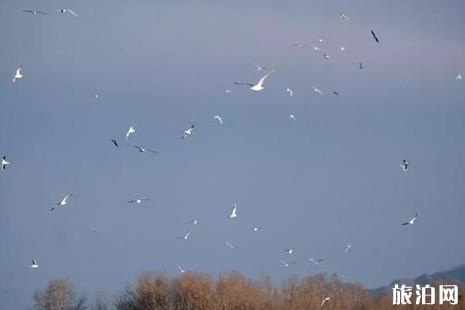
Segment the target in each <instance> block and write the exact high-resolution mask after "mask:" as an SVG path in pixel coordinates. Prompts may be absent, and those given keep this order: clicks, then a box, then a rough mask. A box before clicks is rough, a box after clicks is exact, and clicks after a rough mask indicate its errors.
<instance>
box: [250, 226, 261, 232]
mask: <svg viewBox="0 0 465 310" xmlns="http://www.w3.org/2000/svg"><path fill="white" fill-rule="evenodd" d="M260 229H262V227H261V226H255V227H252V231H253V232H258V231H259V230H260Z"/></svg>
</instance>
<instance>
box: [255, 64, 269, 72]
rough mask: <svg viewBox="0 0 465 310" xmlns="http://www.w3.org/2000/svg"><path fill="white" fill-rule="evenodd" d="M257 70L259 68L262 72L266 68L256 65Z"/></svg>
mask: <svg viewBox="0 0 465 310" xmlns="http://www.w3.org/2000/svg"><path fill="white" fill-rule="evenodd" d="M255 68H257V70H258V71H262V70H265V69H266V67H262V66H259V65H255Z"/></svg>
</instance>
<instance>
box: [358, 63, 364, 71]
mask: <svg viewBox="0 0 465 310" xmlns="http://www.w3.org/2000/svg"><path fill="white" fill-rule="evenodd" d="M358 67H359V68H360V70H363V64H362V62H359V65H358Z"/></svg>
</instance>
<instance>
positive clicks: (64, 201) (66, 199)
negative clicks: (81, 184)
mask: <svg viewBox="0 0 465 310" xmlns="http://www.w3.org/2000/svg"><path fill="white" fill-rule="evenodd" d="M71 196H73V193H70V194H68V195H66V196H65V197H64V198H63V200H62V201H61V203H62V204H63V203H67V201H68V199H69V197H71Z"/></svg>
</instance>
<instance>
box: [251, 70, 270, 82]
mask: <svg viewBox="0 0 465 310" xmlns="http://www.w3.org/2000/svg"><path fill="white" fill-rule="evenodd" d="M274 71H275V69H273V70H271V71H270V72H268V73H267V74H265V75H264V76H263V77H262V78H261V79H260V80H259V81H258V83H257V85H260V86H262V85H263V83H264V82H265V80H266V78H267V77H268V76H269V75H270V74H271V73H273V72H274ZM252 86H253V85H252Z"/></svg>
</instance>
